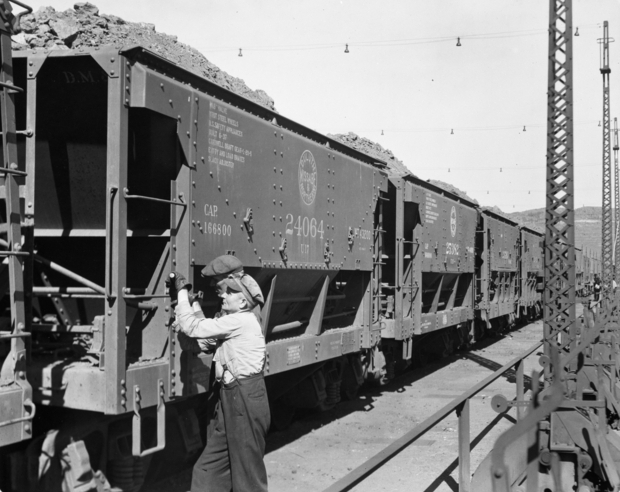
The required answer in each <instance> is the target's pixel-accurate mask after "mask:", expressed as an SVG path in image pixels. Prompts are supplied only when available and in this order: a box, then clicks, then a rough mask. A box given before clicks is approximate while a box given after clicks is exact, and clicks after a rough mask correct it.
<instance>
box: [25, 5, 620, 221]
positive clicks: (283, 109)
mask: <svg viewBox="0 0 620 492" xmlns="http://www.w3.org/2000/svg"><path fill="white" fill-rule="evenodd" d="M27 3H28V4H29V5H31V6H32V7H33V8H34V9H35V10H37V9H39V8H40V7H42V6H52V7H54V8H55V9H56V10H65V9H68V8H72V7H73V5H74V3H75V2H73V1H67V0H56V1H54V0H30V1H29V2H27ZM91 3H94V4H95V5H96V6H97V7H98V8H99V10H100V12H101V13H106V14H113V15H116V16H119V17H121V18H123V19H125V20H127V21H131V22H147V23H151V24H155V27H156V30H157V31H158V32H163V33H166V34H173V35H176V36H178V38H179V41H181V42H183V43H186V44H189V45H191V46H193V47H194V48H196V49H198V50H199V51H201V52H202V53H203V54H204V55H205V56H206V57H207V58H208V59H209V60H210V61H211V62H213V63H215V64H216V65H217V66H219V67H220V68H221V69H222V70H224V71H226V72H228V73H229V74H231V75H234V76H236V77H240V78H242V79H243V80H244V81H245V82H246V83H247V84H248V86H250V87H251V88H252V89H263V90H264V91H266V92H267V93H268V94H269V95H270V96H271V97H272V98H273V99H274V100H275V105H276V108H277V110H278V111H279V112H280V113H281V114H282V115H284V116H286V117H288V118H291V119H293V120H295V121H297V122H299V123H301V124H303V125H305V126H307V127H310V128H312V129H314V130H317V131H319V132H321V133H323V134H327V133H348V132H354V133H356V134H358V135H359V136H361V137H366V138H369V139H371V140H373V141H375V142H377V143H379V144H381V145H382V146H383V147H384V148H387V149H390V150H391V151H392V152H393V153H394V155H395V156H396V157H397V158H399V159H400V160H402V161H403V162H404V163H405V165H406V166H407V167H408V168H409V169H410V170H411V172H412V173H414V174H415V175H417V176H418V177H420V178H423V179H438V180H441V181H446V182H449V183H451V184H453V185H455V186H456V187H458V188H460V189H461V190H463V191H465V192H466V193H467V194H468V195H469V196H471V197H473V198H475V199H477V200H478V201H479V202H480V203H481V204H482V205H489V206H490V205H496V206H499V207H500V208H501V209H502V210H503V211H505V212H516V211H523V210H529V209H534V208H542V207H544V206H545V175H546V144H547V142H546V117H547V95H546V91H547V55H548V36H547V28H548V24H549V4H548V2H545V1H543V0H469V1H466V2H465V1H463V0H432V1H430V0H381V1H377V0H312V1H309V0H306V1H301V0H261V1H253V0H177V1H175V2H171V1H169V0H168V1H163V0H131V1H128V0H95V1H91ZM619 13H620V1H619V0H573V25H574V30H576V29H577V28H578V30H579V35H578V36H575V37H573V40H574V43H573V55H574V57H573V58H574V59H573V69H574V79H573V91H574V120H575V125H574V132H575V141H574V147H575V206H576V207H582V206H584V205H585V206H600V205H601V200H602V191H601V190H602V162H603V133H602V130H603V128H602V127H599V126H598V125H599V122H600V121H601V120H602V114H603V79H602V75H601V74H600V71H599V69H600V46H599V43H598V41H597V40H598V39H600V38H602V37H603V22H604V21H605V20H607V21H609V22H610V25H609V36H610V38H612V39H613V38H615V39H617V40H619V42H618V43H611V44H610V49H609V53H610V67H611V69H612V72H611V76H610V103H611V126H612V130H613V125H614V123H613V118H614V117H619V118H620V114H619V112H620V104H618V103H616V100H620V70H618V68H620V63H619V60H620V16H619V15H618V14H619ZM459 39H460V44H461V46H457V41H458V40H459ZM347 45H348V50H349V52H348V53H345V47H346V46H347ZM240 49H241V50H242V51H241V52H242V55H243V56H239V50H240ZM612 133H613V132H612ZM612 138H613V135H612ZM613 161H614V157H613V155H612V163H613Z"/></svg>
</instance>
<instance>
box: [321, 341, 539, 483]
mask: <svg viewBox="0 0 620 492" xmlns="http://www.w3.org/2000/svg"><path fill="white" fill-rule="evenodd" d="M542 344H543V342H542V341H540V342H538V343H536V344H534V345H533V346H532V347H530V348H529V349H527V350H526V351H525V352H523V353H522V354H521V355H518V356H517V357H515V358H514V359H512V360H511V361H510V362H508V363H507V364H505V365H504V366H502V367H501V368H500V369H498V370H497V371H495V372H494V373H493V374H491V375H490V376H488V377H487V378H485V379H483V380H482V381H480V382H479V383H478V384H476V385H475V386H472V387H471V388H470V389H469V390H467V391H466V392H465V393H463V394H462V395H461V396H459V397H458V398H455V399H454V400H452V401H451V402H450V403H448V404H447V405H445V406H444V407H443V408H441V409H440V410H438V411H437V412H435V413H434V414H433V415H431V416H430V417H429V418H427V419H426V420H425V421H424V422H422V423H421V424H420V425H418V426H417V427H415V428H414V429H412V430H411V431H409V432H408V433H407V434H405V435H404V436H402V437H401V438H399V439H397V440H396V441H394V442H393V443H392V444H390V445H389V446H387V447H386V448H384V449H383V450H382V451H380V452H378V453H377V454H375V455H374V456H373V457H371V458H370V459H368V460H367V461H365V462H364V463H362V464H361V465H360V466H358V467H357V468H355V469H354V470H352V471H351V472H350V473H348V474H347V475H345V476H344V477H342V478H341V479H340V480H338V481H337V482H335V483H333V484H332V485H330V486H329V487H328V488H326V489H325V490H324V491H323V492H346V491H348V490H351V489H352V488H353V487H355V486H356V485H357V484H359V483H360V482H361V481H363V480H364V479H365V478H367V477H368V476H369V475H371V474H372V473H374V472H375V471H376V470H377V469H379V468H381V467H382V466H383V465H384V464H385V463H387V462H388V461H389V460H391V459H392V458H394V457H395V456H396V455H397V454H398V453H400V452H401V451H403V450H404V449H405V448H407V447H408V446H410V445H411V444H412V443H413V442H415V441H416V440H417V439H418V438H420V437H422V436H423V435H424V434H426V433H427V432H428V431H429V430H430V429H432V428H433V427H434V426H435V425H437V424H438V423H439V422H441V421H442V420H443V419H445V418H446V417H447V416H448V415H450V414H451V413H452V412H454V411H458V412H459V413H462V414H463V415H465V416H466V417H469V412H468V411H466V412H462V409H463V408H464V407H465V406H466V405H467V403H468V402H469V400H470V399H471V398H472V397H474V396H475V395H476V394H478V393H479V392H480V391H482V390H483V389H484V388H486V387H487V386H489V385H490V384H491V383H493V382H494V381H495V380H497V379H499V378H500V377H502V376H503V375H504V373H506V372H508V371H510V370H511V369H512V368H513V367H515V366H516V365H521V363H522V361H523V360H524V359H526V358H527V357H529V356H530V355H532V354H533V353H534V352H535V351H536V350H538V349H539V348H540V347H541V346H542ZM522 368H523V366H522V365H521V370H522ZM519 382H521V384H523V378H517V383H519ZM522 391H523V388H519V387H518V384H517V394H519V393H521V395H522V394H523V393H522ZM459 417H460V416H459ZM460 425H461V423H460V418H459V426H460ZM466 427H467V432H466V434H467V435H469V432H468V431H469V422H467V423H466ZM459 449H461V446H460V445H459ZM467 449H469V442H468V443H467ZM459 461H460V460H459ZM467 462H468V464H469V455H467ZM467 475H469V473H468V474H467ZM461 476H463V474H461ZM467 479H469V476H468V477H467ZM468 484H469V482H468ZM459 490H469V486H467V487H466V488H464V489H459Z"/></svg>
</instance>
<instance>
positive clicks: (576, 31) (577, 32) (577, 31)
mask: <svg viewBox="0 0 620 492" xmlns="http://www.w3.org/2000/svg"><path fill="white" fill-rule="evenodd" d="M575 36H579V27H577V29H575Z"/></svg>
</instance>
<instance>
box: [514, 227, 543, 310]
mask: <svg viewBox="0 0 620 492" xmlns="http://www.w3.org/2000/svg"><path fill="white" fill-rule="evenodd" d="M520 229H521V236H520V240H519V247H520V252H519V277H520V285H519V293H518V298H519V312H518V317H523V318H524V319H532V318H538V317H539V316H541V315H542V293H541V292H540V287H539V286H540V285H541V284H542V282H543V280H544V269H543V260H544V258H543V251H544V249H543V246H544V236H543V234H542V233H540V232H537V231H534V230H532V229H529V228H528V227H523V226H522V227H521V228H520Z"/></svg>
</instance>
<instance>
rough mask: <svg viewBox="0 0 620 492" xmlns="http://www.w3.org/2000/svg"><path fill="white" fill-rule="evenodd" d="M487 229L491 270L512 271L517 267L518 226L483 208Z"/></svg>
mask: <svg viewBox="0 0 620 492" xmlns="http://www.w3.org/2000/svg"><path fill="white" fill-rule="evenodd" d="M482 214H483V215H484V216H485V218H486V227H487V230H488V235H489V239H488V242H489V244H488V252H489V258H490V260H491V270H496V271H500V270H501V271H513V272H516V271H517V268H518V266H519V265H518V261H517V260H518V258H519V249H518V245H519V226H518V224H517V223H516V222H512V221H510V220H508V219H505V218H503V217H500V216H498V215H496V214H494V213H491V212H489V211H488V210H484V211H483V212H482Z"/></svg>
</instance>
